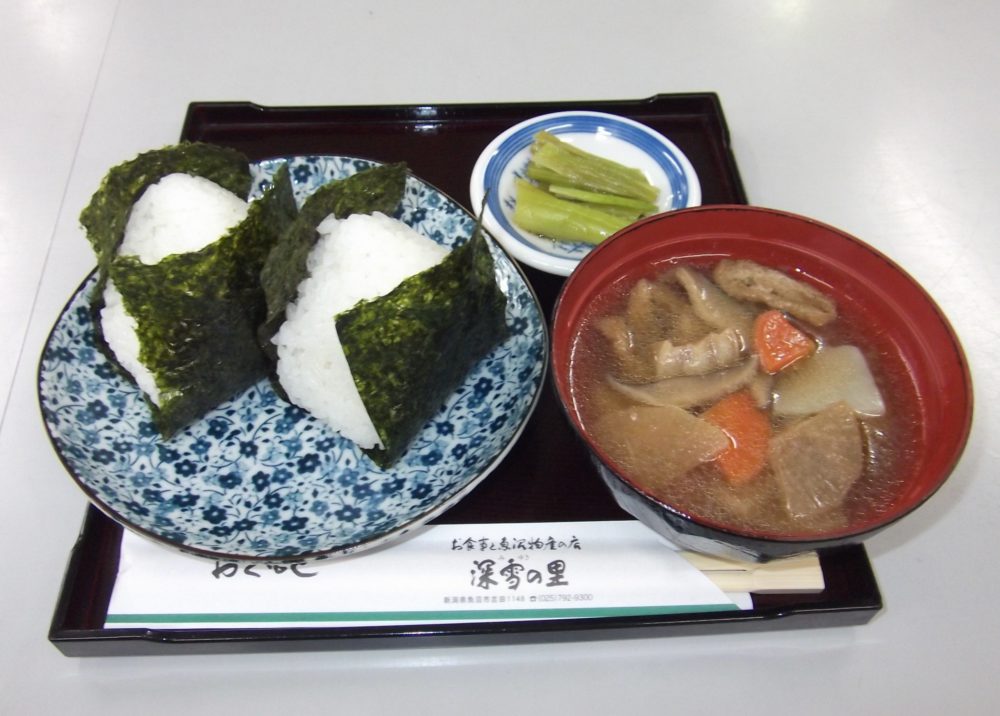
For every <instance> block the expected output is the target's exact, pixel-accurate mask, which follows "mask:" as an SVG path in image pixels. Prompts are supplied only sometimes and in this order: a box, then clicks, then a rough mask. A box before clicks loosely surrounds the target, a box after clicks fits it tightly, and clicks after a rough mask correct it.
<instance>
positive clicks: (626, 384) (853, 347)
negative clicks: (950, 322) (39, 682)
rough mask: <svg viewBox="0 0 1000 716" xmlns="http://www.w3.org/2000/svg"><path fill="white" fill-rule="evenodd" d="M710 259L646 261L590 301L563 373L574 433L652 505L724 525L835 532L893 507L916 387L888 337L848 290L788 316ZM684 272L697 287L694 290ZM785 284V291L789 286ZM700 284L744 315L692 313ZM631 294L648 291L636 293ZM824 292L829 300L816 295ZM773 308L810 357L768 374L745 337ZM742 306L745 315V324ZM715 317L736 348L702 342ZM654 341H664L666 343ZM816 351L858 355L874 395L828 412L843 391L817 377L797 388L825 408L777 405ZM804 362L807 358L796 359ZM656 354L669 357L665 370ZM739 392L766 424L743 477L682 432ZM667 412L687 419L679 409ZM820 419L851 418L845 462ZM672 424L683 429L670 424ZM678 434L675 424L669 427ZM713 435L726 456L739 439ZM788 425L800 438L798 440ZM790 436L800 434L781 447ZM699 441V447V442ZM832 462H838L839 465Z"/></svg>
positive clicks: (914, 433)
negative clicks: (756, 461) (738, 291)
mask: <svg viewBox="0 0 1000 716" xmlns="http://www.w3.org/2000/svg"><path fill="white" fill-rule="evenodd" d="M746 263H749V262H746ZM755 266H756V265H755ZM717 268H718V263H717V262H688V263H683V264H668V265H661V266H659V267H657V268H656V269H655V270H653V269H651V270H650V273H649V274H648V275H647V276H645V277H643V278H642V279H639V280H631V281H628V282H624V281H623V282H619V283H618V284H615V285H613V286H611V287H610V288H609V289H607V290H606V291H605V292H604V293H603V294H601V295H600V296H598V297H597V298H596V300H594V301H593V302H592V304H591V305H590V306H589V307H588V309H587V311H586V313H585V314H584V316H583V319H582V320H581V322H580V324H579V326H578V328H577V331H576V334H575V336H574V339H573V344H572V350H571V355H572V359H571V362H570V373H569V386H570V392H571V395H572V400H573V409H574V410H575V411H576V412H577V413H578V416H579V419H580V422H581V424H582V425H583V426H584V429H585V430H586V432H587V433H588V434H589V435H590V436H591V438H592V440H593V442H594V443H595V445H596V446H597V447H598V449H599V450H600V451H602V452H603V453H604V454H605V456H606V457H607V458H609V459H610V460H609V461H610V462H611V463H612V464H614V465H616V466H617V468H618V470H617V471H618V472H619V474H621V475H622V476H624V477H626V478H627V479H628V480H630V481H632V482H633V483H634V484H636V485H637V486H638V487H640V488H641V489H642V490H643V491H645V492H647V493H648V494H651V495H652V496H654V497H655V498H657V499H658V500H660V501H661V502H663V503H665V504H668V505H670V506H672V507H673V508H675V509H677V510H679V511H681V512H683V513H686V514H690V515H692V516H696V517H698V518H699V519H702V520H705V521H708V522H710V523H714V524H715V525H716V526H719V527H722V528H724V529H730V530H733V531H738V532H745V533H750V534H756V535H759V536H764V537H766V536H768V535H775V536H777V535H782V536H793V537H795V536H800V537H803V538H807V537H810V536H815V535H819V534H831V533H836V532H838V531H841V530H845V529H846V528H847V527H848V525H849V524H855V525H856V524H857V523H858V521H859V520H861V521H867V520H874V519H876V518H877V517H878V516H879V515H880V514H883V513H884V512H885V511H886V510H888V509H889V508H890V507H891V505H892V504H893V500H894V498H895V497H896V496H898V494H899V493H900V491H901V490H902V489H904V487H905V486H904V485H903V482H904V480H903V478H901V477H900V475H903V474H905V470H904V469H902V468H903V467H905V465H906V464H907V462H908V458H909V457H911V456H912V454H913V451H914V450H915V449H916V446H917V444H918V438H919V435H918V427H917V426H916V425H914V424H913V422H912V416H913V415H916V414H917V411H916V410H915V407H916V403H915V401H916V400H917V395H916V393H915V388H914V386H913V384H912V381H911V379H910V376H909V374H908V372H907V370H906V366H905V363H904V361H903V359H902V358H901V356H900V355H899V353H898V351H897V350H895V349H894V346H893V345H892V344H891V343H889V342H888V339H887V338H886V337H885V331H881V330H879V329H878V327H877V326H873V325H872V322H871V321H870V320H868V318H867V317H866V315H865V314H864V311H863V308H861V307H859V306H855V305H853V304H852V303H851V301H850V299H849V297H844V298H841V299H839V300H838V301H836V302H833V301H832V299H831V301H830V303H831V305H833V306H835V317H832V318H828V317H825V316H817V315H815V314H813V315H810V319H809V320H806V319H805V318H802V317H800V316H795V315H793V314H792V313H791V312H790V311H789V309H788V306H789V305H792V304H784V307H783V308H777V307H776V306H775V305H774V301H773V300H772V298H773V297H772V296H767V297H766V298H767V301H764V300H758V299H757V298H756V297H754V298H750V299H748V298H746V297H743V296H733V295H729V294H728V293H726V292H725V291H721V289H720V288H719V285H718V283H717V282H716V280H715V279H714V276H717V275H720V274H719V273H717V272H716V269H717ZM679 269H680V270H681V271H683V272H686V274H685V276H684V278H686V279H687V282H686V283H685V280H682V278H679V276H678V270H679ZM768 271H771V270H770V269H768ZM692 274H693V275H694V276H693V277H692ZM785 275H786V276H788V274H785ZM788 278H789V279H790V280H792V281H795V282H798V283H799V284H803V283H805V281H806V279H805V278H804V277H801V276H794V277H793V276H788ZM692 281H695V282H696V284H697V285H696V287H695V288H694V289H692V283H691V282H692ZM650 284H651V285H652V286H653V288H652V289H650V288H649V285H650ZM789 286H790V288H791V290H793V292H794V289H795V288H796V287H795V286H794V285H789ZM810 290H811V291H815V290H816V289H814V288H810ZM712 291H721V293H722V294H724V296H723V298H724V299H726V300H727V302H728V301H731V302H732V304H733V305H735V306H737V307H738V308H739V309H740V311H743V312H745V314H746V315H743V314H740V313H739V312H736V313H732V314H730V315H729V316H728V318H727V319H724V320H721V322H716V320H715V318H716V317H714V316H713V315H711V312H710V311H709V312H708V313H706V312H705V311H693V310H692V309H691V303H692V300H695V298H694V297H695V294H699V295H701V294H704V293H705V292H709V293H710V292H712ZM637 292H645V294H646V295H644V296H642V297H639V298H637ZM821 293H822V291H821ZM650 296H654V299H652V300H651V299H650ZM807 298H808V300H812V297H811V294H808V293H807ZM824 298H829V296H827V294H825V293H824ZM779 303H780V301H779ZM639 304H642V307H643V308H644V310H643V311H642V312H640V311H639V310H638V309H637V305H639ZM823 305H824V306H825V305H826V304H823ZM730 307H732V306H731V305H730ZM796 309H797V307H796ZM775 310H776V311H778V312H780V313H781V314H782V316H783V317H785V318H787V319H788V322H789V323H790V324H791V325H792V326H794V327H795V328H797V329H799V331H800V332H801V333H802V334H804V335H805V336H806V338H807V339H808V343H809V351H810V352H809V353H808V354H807V355H805V356H804V357H801V358H799V359H798V360H795V361H793V362H792V363H790V364H789V365H787V366H784V367H781V368H779V369H777V370H775V371H774V372H773V373H772V372H770V371H768V370H764V369H762V368H761V367H760V365H761V364H762V362H763V359H762V358H761V356H760V355H759V353H761V352H763V351H761V350H760V349H759V348H758V343H756V342H755V337H757V336H758V333H757V331H756V329H755V327H756V326H758V325H759V324H758V323H756V321H757V319H758V318H759V317H760V316H761V314H763V313H765V312H768V311H775ZM741 315H743V317H741ZM747 315H748V316H749V317H750V323H748V322H747V321H746V316H747ZM801 315H805V314H801ZM706 316H707V317H708V319H709V320H706ZM726 320H729V321H731V322H734V325H735V324H739V325H736V326H735V331H736V335H737V336H738V341H739V344H738V345H736V344H732V341H730V339H729V338H725V339H716V338H711V339H709V338H708V336H710V335H719V334H720V333H721V332H724V329H723V328H722V326H723V324H724V323H725V321H726ZM814 320H822V321H823V323H822V325H817V324H816V323H814V322H811V321H814ZM713 323H714V325H713ZM751 323H752V325H753V327H751ZM733 340H736V339H733ZM664 341H669V344H668V345H666V347H664V345H665V344H664ZM726 341H728V342H726ZM720 346H721V347H720ZM737 348H738V349H739V355H738V356H735V357H734V356H733V355H731V354H732V352H733V351H735V350H737ZM768 352H769V354H770V351H768ZM651 355H652V356H655V358H654V359H653V362H654V363H655V366H656V367H652V368H651V367H650V365H649V361H650V356H651ZM678 356H679V358H678ZM692 356H693V357H692ZM819 356H823V357H824V358H823V360H824V361H826V362H827V363H829V362H830V361H829V360H827V359H828V358H829V357H833V356H842V357H843V358H844V360H845V361H846V364H849V365H851V366H853V365H855V364H858V363H859V361H860V364H862V365H863V367H862V368H859V370H860V372H861V373H865V372H866V371H867V376H868V379H869V380H870V382H871V383H872V384H873V385H872V386H869V387H870V388H871V389H874V391H875V393H874V394H872V393H871V391H870V390H869V391H868V393H866V395H865V396H864V397H861V398H857V399H856V398H855V396H854V395H852V396H851V398H850V399H851V400H855V402H857V400H860V401H865V400H868V401H869V402H868V403H861V410H858V409H855V408H854V407H851V408H850V409H841V410H840V412H839V413H838V412H837V411H838V409H840V408H842V406H843V405H844V401H843V400H839V399H836V398H837V395H839V394H837V393H836V391H837V390H840V388H839V387H837V386H833V387H830V386H829V385H827V383H829V381H827V380H825V381H820V382H819V383H818V384H817V385H816V386H812V384H810V383H808V381H806V385H807V389H806V392H810V389H811V388H812V387H815V388H816V389H815V390H814V391H812V392H815V393H822V392H823V391H826V390H832V391H834V393H833V394H832V395H834V397H833V398H823V397H822V396H819V398H818V400H819V401H820V402H819V403H817V404H822V403H823V402H824V400H825V401H826V402H829V403H833V404H835V405H834V407H829V408H827V407H824V408H823V409H822V410H816V409H812V410H810V409H809V408H805V409H801V410H800V409H799V408H798V407H797V406H795V407H794V409H791V410H789V409H788V407H787V406H788V399H787V398H784V397H783V396H782V390H784V389H785V388H786V386H791V388H794V390H791V388H790V389H789V390H788V391H786V395H788V394H789V393H792V392H796V391H801V388H800V387H799V386H797V385H795V383H796V382H801V381H800V380H799V378H800V377H803V376H808V375H809V373H810V371H812V370H813V367H814V366H818V365H819V364H820V363H819V361H816V359H817V357H819ZM858 357H860V358H858ZM838 360H839V358H838ZM685 361H686V362H685ZM810 361H815V362H814V363H813V366H809V367H808V368H807V366H808V364H809V362H810ZM748 362H754V365H755V366H757V367H756V369H755V370H754V369H753V368H752V367H747V368H746V370H751V371H752V372H753V373H754V377H753V378H752V379H750V380H747V381H744V380H743V378H740V379H739V380H737V381H736V382H734V383H731V384H730V385H728V386H727V385H723V387H722V388H720V389H719V390H714V391H713V390H709V391H708V392H707V393H706V396H707V397H705V396H703V397H702V399H697V398H692V399H691V400H692V401H694V402H691V401H688V400H687V399H681V398H677V397H676V396H677V395H678V393H677V391H676V390H674V386H682V387H686V386H687V383H686V382H684V381H689V382H690V383H692V384H695V383H699V382H702V383H708V382H709V381H713V380H719V379H720V378H719V376H722V377H723V378H725V376H726V375H727V373H726V372H727V371H729V373H730V374H735V372H736V371H739V370H744V366H747V363H748ZM664 363H667V364H669V365H668V366H667V367H666V368H664V367H663V365H664ZM723 364H724V365H723ZM851 370H853V368H852V369H851ZM664 371H665V372H664ZM664 376H666V377H664ZM856 379H857V375H856V374H855V373H850V374H849V377H848V380H856ZM803 380H804V378H803ZM741 381H742V382H741ZM723 382H724V381H723ZM862 382H864V381H862ZM667 386H669V387H670V388H671V390H674V392H672V393H670V396H671V397H669V398H663V397H662V396H663V395H666V394H667V393H666V392H665V390H664V389H665V387H667ZM732 386H736V387H732ZM727 387H728V389H727ZM743 392H745V393H746V394H747V395H748V396H751V398H752V400H753V402H754V405H755V407H756V409H757V411H759V413H760V415H762V416H764V418H765V419H766V426H765V428H761V429H759V430H758V432H760V430H763V432H764V433H765V434H766V438H764V439H766V440H767V446H766V447H765V448H763V449H760V448H759V447H758V448H757V452H758V453H759V454H760V455H761V459H762V460H763V462H762V464H761V465H760V466H759V468H751V469H750V470H749V472H752V473H753V474H752V475H751V476H750V477H745V475H744V474H743V473H746V472H748V471H746V470H745V471H743V473H737V472H733V471H732V470H730V469H729V468H728V467H727V466H725V465H723V461H724V458H722V457H721V453H720V451H719V449H718V447H719V444H718V442H717V440H718V438H717V436H716V433H715V432H714V431H713V429H712V428H709V429H707V430H703V432H704V435H705V437H704V438H703V437H701V436H700V434H699V435H694V434H690V433H688V432H687V431H688V429H689V422H690V421H689V420H688V417H687V416H691V417H694V418H698V419H699V420H698V421H697V423H696V425H695V427H696V428H699V429H701V428H703V427H704V426H703V425H702V424H703V423H711V422H712V419H714V417H713V416H714V414H713V413H712V412H710V411H712V407H713V406H714V405H716V404H717V403H719V402H720V401H721V400H723V399H725V398H726V397H727V396H732V395H733V394H735V393H743ZM873 396H874V397H873ZM807 397H808V396H807ZM875 397H877V400H874V398H875ZM748 400H749V398H748ZM783 400H785V402H784V403H783V402H782V401H783ZM872 400H874V402H871V401H872ZM658 401H660V402H664V401H665V402H668V403H672V404H671V405H670V406H669V407H666V406H655V405H652V403H656V402H658ZM796 401H798V398H797V397H796ZM806 402H808V400H807V401H806ZM677 403H680V405H679V406H678V405H676V404H677ZM689 403H690V404H689ZM873 405H874V406H876V407H874V408H873V407H872V406H873ZM678 410H682V411H683V412H684V413H685V415H683V416H682V415H680V414H679V413H677V411H678ZM657 411H660V412H657ZM755 412H756V411H755ZM820 413H822V414H823V417H821V418H819V420H818V421H817V422H816V426H815V429H812V430H811V432H812V433H814V434H816V435H818V436H819V437H811V436H808V433H809V431H810V427H809V425H808V424H807V421H809V420H810V419H812V418H814V417H815V416H816V415H818V414H820ZM651 415H655V416H656V419H657V420H664V421H665V422H663V424H662V425H658V426H656V427H654V428H650V429H646V428H645V427H641V426H639V423H641V421H642V420H644V419H646V418H648V417H649V416H651ZM670 415H675V416H676V417H678V418H679V419H680V422H673V418H669V419H668V416H670ZM837 415H840V416H843V415H848V416H853V417H847V418H844V417H840V418H839V420H840V421H841V422H840V423H837V422H836V420H838V418H837V417H836V416H837ZM822 420H826V421H828V424H829V425H838V424H840V425H843V421H844V420H848V421H849V422H850V425H854V424H855V423H856V431H857V434H858V435H859V437H860V439H859V440H858V444H859V445H860V448H859V452H858V455H857V456H856V457H855V456H854V455H853V453H852V454H851V455H848V456H846V457H845V456H843V455H839V454H835V452H831V450H828V448H827V444H826V443H824V442H822V441H823V440H825V439H826V437H825V436H829V435H830V434H831V432H836V431H835V430H834V431H831V430H830V429H829V428H828V427H827V425H823V424H822V423H820V422H819V421H822ZM829 421H834V422H832V423H830V422H829ZM675 425H676V426H681V427H677V428H676V429H675V428H674V427H673V426H675ZM699 426H700V427H699ZM681 430H683V431H684V432H683V433H681V432H679V431H681ZM853 430H855V428H853V427H849V426H848V427H845V428H844V431H843V432H844V433H845V435H848V436H849V437H850V436H852V435H853V433H852V431H853ZM724 433H725V435H726V438H727V444H726V448H724V449H723V452H725V451H726V449H730V452H732V451H733V450H732V448H733V445H734V444H736V443H737V442H738V441H737V439H736V437H734V436H735V435H736V433H734V432H732V431H731V430H729V427H726V428H725V430H724ZM799 434H803V435H806V436H807V437H806V438H799V437H798V435H799ZM650 435H652V437H650ZM636 436H639V437H636ZM790 436H795V439H796V440H802V441H804V442H791V439H792V438H791V437H790ZM703 439H704V440H707V442H705V443H702V442H701V441H702V440H703ZM740 440H741V441H742V442H743V443H744V444H746V442H747V441H746V440H745V439H744V438H742V437H741V438H740ZM810 441H812V442H810ZM816 441H819V442H816ZM848 443H849V444H854V443H853V442H852V441H848ZM783 445H784V446H785V447H784V450H785V452H786V453H792V454H791V455H790V458H791V460H792V462H791V463H790V464H791V465H793V466H795V467H793V468H791V469H792V470H793V471H794V472H796V473H802V474H797V475H794V476H790V475H789V469H790V468H789V467H788V466H787V465H786V464H785V462H786V461H785V458H784V457H783V453H782V449H783V448H782V446H783ZM671 446H675V447H671ZM676 446H679V447H676ZM675 449H680V450H682V451H683V452H684V454H683V455H682V456H680V457H677V456H675V455H673V454H667V452H669V451H671V450H675ZM699 451H700V452H699ZM810 451H811V452H810ZM848 452H852V451H850V450H848ZM692 455H694V457H692ZM810 455H812V457H809V456H810ZM855 460H857V461H858V465H857V467H856V469H855V468H850V467H849V464H850V463H852V462H853V461H855ZM796 461H797V462H796ZM842 465H848V467H844V468H843V469H841V468H840V466H842ZM803 466H807V467H805V468H803ZM831 466H832V467H831ZM851 469H855V473H850V470H851ZM792 478H794V479H792ZM800 478H801V483H800V482H799V479H800ZM848 480H849V484H847V481H848ZM800 487H802V489H807V490H813V491H815V492H816V493H817V494H815V495H814V494H808V495H804V496H803V495H798V494H796V490H798V489H799V488H800ZM831 495H833V497H832V498H831V497H830V496H831ZM803 505H804V507H803Z"/></svg>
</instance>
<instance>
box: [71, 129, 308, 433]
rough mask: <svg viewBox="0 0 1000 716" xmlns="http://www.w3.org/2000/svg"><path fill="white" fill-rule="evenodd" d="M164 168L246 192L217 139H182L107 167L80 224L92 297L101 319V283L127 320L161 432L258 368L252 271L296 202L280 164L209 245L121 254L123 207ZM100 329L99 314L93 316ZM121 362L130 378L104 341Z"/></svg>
mask: <svg viewBox="0 0 1000 716" xmlns="http://www.w3.org/2000/svg"><path fill="white" fill-rule="evenodd" d="M172 174H186V175H191V176H198V177H204V178H205V179H208V180H210V181H211V182H214V183H215V184H218V185H219V186H221V187H223V188H224V189H227V190H228V191H230V192H232V193H233V194H235V195H237V196H238V197H239V198H240V199H243V200H245V199H246V197H247V195H248V192H249V189H250V184H251V176H250V171H249V162H248V160H247V159H246V157H245V156H243V155H242V154H240V153H239V152H235V151H233V150H230V149H226V148H223V147H216V146H213V145H208V144H201V143H185V144H180V145H176V146H171V147H165V148H163V149H158V150H154V151H151V152H146V153H144V154H141V155H139V156H138V157H136V158H135V159H133V160H131V161H128V162H125V163H123V164H121V165H119V166H117V167H114V168H113V169H111V170H110V171H109V172H108V174H107V175H106V177H105V178H104V180H103V182H102V184H101V187H100V188H99V189H98V191H97V192H96V193H95V194H94V196H93V198H92V200H91V202H90V204H89V205H88V206H87V207H86V208H85V209H84V211H83V212H82V213H81V215H80V222H81V224H82V225H83V226H84V228H85V229H86V231H87V237H88V239H89V240H90V242H91V245H92V246H93V247H94V251H95V253H96V254H97V259H98V284H97V288H96V290H95V294H94V297H93V299H92V306H93V309H94V311H95V314H96V316H97V317H98V318H99V319H100V317H101V311H102V308H104V298H105V296H106V295H108V294H107V293H106V292H105V288H106V287H107V284H108V282H109V281H110V282H111V283H112V284H113V288H114V289H116V290H117V292H118V293H119V294H120V296H121V302H122V304H123V305H124V308H125V311H126V312H127V313H128V315H129V316H130V317H131V318H132V319H134V321H135V324H136V325H135V332H136V334H137V336H138V340H139V361H140V363H141V364H142V366H143V367H144V368H145V369H147V370H148V371H149V372H150V373H151V374H152V376H153V378H154V379H155V384H156V388H157V389H158V397H157V398H156V400H153V399H151V397H150V394H149V393H148V392H146V391H144V392H145V393H146V397H147V402H148V403H149V405H150V408H151V410H152V413H153V419H154V422H155V424H156V426H157V428H158V429H159V431H160V432H161V434H162V435H163V436H164V437H170V436H171V435H172V434H173V433H175V432H176V431H177V430H179V429H181V428H183V427H184V426H185V425H187V424H188V423H190V422H192V421H193V420H196V419H197V418H198V417H200V416H201V415H203V414H204V413H205V412H207V411H208V410H210V409H212V408H214V407H215V406H217V405H218V404H219V403H221V402H223V401H224V400H226V399H228V398H230V397H232V396H234V395H236V394H237V393H239V392H240V391H242V390H244V389H246V388H247V387H249V386H250V385H252V384H253V383H255V382H256V381H258V380H259V379H261V378H262V377H264V376H266V375H267V372H268V363H267V360H266V358H265V356H264V355H263V353H262V352H261V351H260V349H259V346H258V344H257V340H256V331H257V327H258V326H259V325H260V324H261V322H263V321H264V319H265V316H266V302H265V297H264V291H263V288H262V286H261V284H260V279H259V275H260V269H261V267H262V266H263V264H264V261H265V259H266V258H267V256H268V254H269V253H270V251H271V248H272V247H273V246H274V244H275V243H276V241H277V239H278V237H279V236H280V235H281V234H282V233H283V232H284V231H285V229H286V228H287V227H288V226H289V225H290V224H291V223H292V221H293V220H294V218H295V216H296V214H297V210H296V206H295V200H294V197H293V194H292V186H291V180H290V178H289V175H288V171H287V168H285V167H282V169H281V170H279V171H278V172H277V173H276V174H275V176H274V179H273V181H272V184H271V186H270V187H269V188H268V189H267V191H265V193H264V194H263V195H262V196H261V197H260V198H259V199H257V200H255V201H252V202H250V204H249V206H248V207H247V212H246V217H245V218H244V219H243V220H242V221H240V222H239V223H238V224H237V225H235V226H233V227H232V228H230V229H229V230H228V231H226V232H225V233H223V234H222V235H221V236H220V237H219V238H218V239H216V240H215V241H213V242H212V243H209V244H208V245H206V246H204V247H202V248H200V249H198V250H195V251H186V252H182V253H173V254H170V255H168V256H166V257H165V258H162V259H161V260H159V261H157V262H156V263H144V262H143V261H142V260H140V259H139V258H138V257H137V256H132V255H122V254H121V253H120V251H119V248H120V247H121V245H122V242H123V239H124V236H125V231H126V225H127V222H128V220H129V214H130V212H131V211H132V208H133V206H134V205H135V203H136V202H137V201H138V200H139V199H140V197H141V196H142V195H143V193H144V192H145V191H146V190H147V189H148V188H149V187H151V186H153V185H154V184H157V182H159V181H160V180H161V179H163V178H164V177H167V176H169V175H172ZM96 324H97V326H98V327H99V333H101V326H102V321H101V320H97V321H96ZM106 339H107V336H103V335H102V336H101V343H102V348H104V349H105V351H106V353H108V354H109V357H111V358H112V359H113V360H114V361H115V363H116V364H118V365H119V367H121V368H122V370H123V371H124V372H125V373H126V374H129V375H130V377H132V378H133V379H134V378H135V376H134V375H132V374H131V373H130V372H129V371H128V370H127V369H126V368H125V367H124V366H123V365H122V361H120V360H118V358H117V357H116V356H115V354H114V352H113V351H111V350H109V349H108V345H107V340H106Z"/></svg>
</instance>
